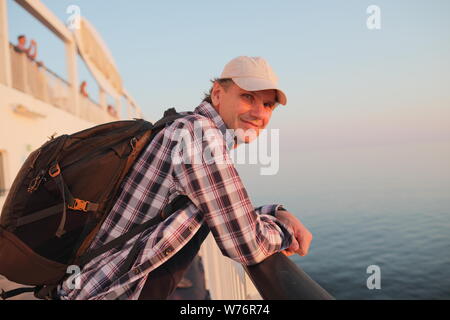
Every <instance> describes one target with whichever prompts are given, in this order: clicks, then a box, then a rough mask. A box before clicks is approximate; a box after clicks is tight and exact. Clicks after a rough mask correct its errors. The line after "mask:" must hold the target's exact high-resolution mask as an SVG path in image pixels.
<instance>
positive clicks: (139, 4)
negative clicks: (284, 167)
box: [8, 0, 450, 148]
mask: <svg viewBox="0 0 450 320" xmlns="http://www.w3.org/2000/svg"><path fill="white" fill-rule="evenodd" d="M42 2H43V3H44V4H45V5H47V6H48V8H49V9H50V10H52V11H53V12H54V13H55V15H56V16H58V17H59V18H60V19H61V20H62V21H66V20H67V18H68V14H67V13H66V8H67V7H68V6H69V5H71V4H75V5H78V6H79V7H80V9H81V14H82V15H83V16H84V17H86V18H87V19H88V20H89V21H90V22H92V24H93V25H94V26H95V28H96V29H97V30H98V32H99V33H100V34H101V35H102V37H103V38H104V40H105V42H106V44H107V45H108V47H109V48H110V51H111V52H112V55H113V56H114V59H115V61H116V63H117V65H118V68H119V71H120V73H121V75H122V77H123V82H124V85H125V87H126V88H127V90H128V91H129V92H130V94H131V95H132V96H133V97H134V98H135V99H136V101H137V102H138V103H139V104H140V106H141V108H142V109H143V111H144V114H145V116H146V118H147V119H149V120H156V119H157V118H159V117H160V116H161V115H162V112H163V110H164V109H165V108H167V107H171V106H175V107H177V110H191V109H193V108H194V107H195V106H196V105H197V104H198V103H199V102H200V101H201V98H202V95H203V92H205V91H207V90H208V89H209V86H210V83H209V80H210V79H212V78H214V77H216V76H219V75H220V73H221V70H222V68H223V66H224V65H225V64H226V63H227V62H228V61H229V60H230V59H232V58H234V57H236V56H239V55H250V56H263V57H265V58H266V59H267V60H268V61H269V62H270V64H271V65H272V66H273V68H274V69H275V72H276V73H277V74H278V76H279V78H280V85H281V87H282V88H284V89H285V91H286V93H287V95H288V100H289V101H288V102H289V103H288V106H286V107H283V106H280V107H279V108H278V110H276V112H275V113H274V115H273V119H272V123H271V126H270V127H272V128H281V130H282V131H281V134H282V136H281V137H282V138H283V137H284V138H286V139H288V140H289V141H295V142H296V143H298V144H301V145H302V146H303V147H304V148H321V147H324V148H334V147H348V146H367V145H380V144H381V145H383V144H393V143H394V144H396V143H414V142H420V141H442V140H449V139H450V90H449V89H450V41H449V40H450V19H449V12H450V1H448V0H433V1H425V0H414V1H413V0H408V1H406V0H395V1H393V0H391V1H387V0H371V1H365V0H345V1H344V0H340V1H334V0H333V1H331V0H330V1H324V0H316V1H298V0H296V1H234V0H229V1H141V0H130V1H118V0H112V1H99V0H96V1H93V0H78V1H76V0H42ZM369 5H377V6H379V8H380V9H381V29H380V30H369V29H368V28H367V26H366V20H367V18H368V17H369V14H368V13H367V12H366V10H367V7H368V6H369ZM8 7H9V13H10V14H9V19H10V24H9V25H10V36H11V38H12V40H13V41H15V40H14V39H15V37H16V36H17V35H18V34H22V33H23V34H26V35H28V36H29V37H32V38H35V39H36V40H37V41H38V43H39V49H40V50H39V59H41V60H42V61H44V63H45V64H46V65H47V66H48V67H50V68H51V69H54V70H55V71H56V72H57V73H59V74H61V75H63V76H65V65H64V63H65V62H64V55H63V53H64V48H63V46H62V44H61V42H60V41H59V39H57V38H56V37H54V36H52V35H50V34H49V33H48V32H47V31H46V29H45V28H44V27H42V26H40V24H39V23H38V22H36V21H35V20H34V19H33V18H31V17H30V16H29V15H28V14H27V13H25V12H24V11H23V10H22V8H20V7H19V6H18V5H17V4H16V3H15V2H13V1H12V0H8ZM80 61H81V60H80ZM80 78H83V79H88V83H89V87H88V90H89V91H90V93H91V95H92V96H94V97H95V96H96V91H97V89H96V88H95V87H94V84H93V81H92V79H91V78H89V75H88V72H87V70H86V69H85V68H84V67H83V66H82V65H81V63H80ZM80 81H81V80H80Z"/></svg>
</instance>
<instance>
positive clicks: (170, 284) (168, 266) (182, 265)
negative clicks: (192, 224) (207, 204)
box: [139, 224, 209, 300]
mask: <svg viewBox="0 0 450 320" xmlns="http://www.w3.org/2000/svg"><path fill="white" fill-rule="evenodd" d="M208 232H209V229H208V227H207V226H206V225H205V224H204V225H203V226H202V227H201V228H200V230H199V231H198V232H197V233H196V234H195V235H194V237H192V239H191V240H190V241H189V242H188V243H187V244H186V245H185V246H184V247H183V248H181V250H180V251H178V252H177V253H176V254H175V255H174V256H173V257H172V258H170V259H169V260H168V261H166V262H165V263H163V264H162V265H160V266H159V267H158V268H156V269H155V270H153V271H152V272H150V273H149V274H148V277H147V280H146V281H145V284H144V287H143V288H142V291H141V294H140V296H139V300H165V299H167V297H169V296H170V295H171V294H172V293H173V292H174V291H175V289H176V288H177V285H178V283H179V282H180V281H181V279H183V276H184V274H185V273H186V271H187V269H188V268H189V266H190V264H191V263H192V260H193V259H194V258H195V256H196V255H197V253H198V251H199V250H200V246H201V244H202V243H203V241H204V240H205V238H206V236H207V235H208Z"/></svg>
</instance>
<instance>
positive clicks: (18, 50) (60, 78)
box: [9, 42, 70, 86]
mask: <svg viewBox="0 0 450 320" xmlns="http://www.w3.org/2000/svg"><path fill="white" fill-rule="evenodd" d="M9 47H10V48H12V49H14V50H16V51H17V52H19V53H22V54H24V55H26V53H25V52H24V51H23V50H21V49H19V48H18V47H17V46H16V45H14V44H13V43H11V42H10V43H9ZM27 59H28V60H29V61H30V62H34V63H36V64H37V65H38V66H39V67H41V68H42V69H44V70H45V71H47V72H48V73H50V74H51V75H52V76H54V77H56V78H58V80H61V81H62V82H64V83H65V84H66V85H68V86H70V83H69V82H68V81H67V80H66V79H64V78H63V77H61V76H60V75H59V74H57V73H56V72H54V71H53V70H51V69H49V68H47V66H46V65H44V64H43V63H42V62H40V61H37V60H36V59H31V58H30V57H28V56H27Z"/></svg>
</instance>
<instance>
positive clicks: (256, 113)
mask: <svg viewBox="0 0 450 320" xmlns="http://www.w3.org/2000/svg"><path fill="white" fill-rule="evenodd" d="M250 115H251V116H252V117H253V118H255V119H261V120H262V119H264V118H265V116H266V109H265V107H264V104H263V103H262V102H259V101H255V102H254V103H253V106H252V109H251V110H250Z"/></svg>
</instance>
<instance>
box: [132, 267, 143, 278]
mask: <svg viewBox="0 0 450 320" xmlns="http://www.w3.org/2000/svg"><path fill="white" fill-rule="evenodd" d="M133 273H134V274H135V275H136V276H137V275H138V274H140V273H141V270H139V268H134V269H133Z"/></svg>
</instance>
